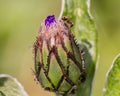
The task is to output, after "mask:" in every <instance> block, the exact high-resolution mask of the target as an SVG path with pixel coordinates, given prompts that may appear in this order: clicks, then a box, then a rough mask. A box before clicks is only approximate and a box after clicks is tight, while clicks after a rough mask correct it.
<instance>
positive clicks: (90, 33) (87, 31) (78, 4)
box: [63, 0, 98, 96]
mask: <svg viewBox="0 0 120 96" xmlns="http://www.w3.org/2000/svg"><path fill="white" fill-rule="evenodd" d="M89 1H90V0H64V2H65V4H64V10H63V16H67V17H68V18H70V20H71V21H72V22H73V24H74V26H73V28H72V32H73V34H74V35H75V37H76V39H77V41H78V43H79V44H80V45H81V46H80V48H81V50H83V51H84V52H85V55H84V59H85V67H86V73H87V78H86V81H85V82H84V83H83V84H80V85H79V87H78V89H77V91H76V96H90V95H91V90H92V81H93V77H94V73H95V66H96V62H97V37H98V36H97V31H96V27H95V23H94V21H93V18H91V17H92V15H91V14H90V9H89V8H90V2H89ZM87 4H88V5H89V6H88V5H87Z"/></svg>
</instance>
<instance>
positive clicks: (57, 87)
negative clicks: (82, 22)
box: [33, 15, 86, 94]
mask: <svg viewBox="0 0 120 96" xmlns="http://www.w3.org/2000/svg"><path fill="white" fill-rule="evenodd" d="M72 26H73V24H72V22H71V21H70V20H68V19H67V18H66V17H62V18H61V19H60V20H56V19H55V17H54V15H50V16H48V17H47V18H46V19H45V20H44V21H43V22H42V24H41V27H40V31H39V33H38V36H37V40H36V42H35V43H34V46H33V49H34V62H35V76H36V78H37V80H38V81H39V82H40V84H41V85H42V87H43V88H44V89H46V90H49V91H53V92H56V93H58V94H67V93H72V92H73V91H74V90H75V89H76V87H77V85H78V84H80V83H83V82H84V81H85V78H86V74H85V68H84V59H83V56H82V53H81V50H80V48H79V45H78V44H77V41H76V40H75V37H74V35H73V34H72V32H71V30H70V28H71V27H72Z"/></svg>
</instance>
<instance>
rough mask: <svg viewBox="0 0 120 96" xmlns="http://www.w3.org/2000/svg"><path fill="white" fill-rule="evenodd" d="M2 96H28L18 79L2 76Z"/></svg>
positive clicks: (0, 75) (0, 92)
mask: <svg viewBox="0 0 120 96" xmlns="http://www.w3.org/2000/svg"><path fill="white" fill-rule="evenodd" d="M0 96H28V95H27V93H26V92H25V91H24V88H23V87H22V85H21V84H20V83H19V82H18V81H17V79H15V78H13V77H12V76H9V75H6V74H0Z"/></svg>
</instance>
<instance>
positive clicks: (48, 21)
mask: <svg viewBox="0 0 120 96" xmlns="http://www.w3.org/2000/svg"><path fill="white" fill-rule="evenodd" d="M54 22H55V16H54V15H49V16H47V18H46V19H45V25H46V27H49V26H50V25H51V24H52V23H54Z"/></svg>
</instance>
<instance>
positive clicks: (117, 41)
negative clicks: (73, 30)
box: [0, 0, 120, 96]
mask: <svg viewBox="0 0 120 96" xmlns="http://www.w3.org/2000/svg"><path fill="white" fill-rule="evenodd" d="M60 7H61V0H0V74H1V73H6V74H10V75H12V76H14V77H16V78H17V79H18V80H19V81H20V82H21V83H22V85H23V86H24V88H25V90H26V91H27V92H28V94H29V95H30V96H52V95H53V93H49V92H46V91H44V90H43V89H42V88H41V87H40V86H39V85H38V84H35V81H34V76H33V73H32V70H31V68H32V69H33V67H34V63H33V54H32V45H33V42H34V41H35V39H36V36H37V32H38V30H39V27H40V23H41V22H42V20H43V19H44V18H45V17H46V16H47V15H49V14H55V15H56V17H58V16H59V13H60ZM91 12H92V14H93V16H94V19H95V21H96V27H97V30H98V50H99V60H98V66H97V70H96V74H95V79H94V86H93V96H101V95H102V93H101V92H102V88H103V86H104V82H105V76H106V72H107V70H108V69H109V67H110V65H111V63H112V61H113V59H114V57H115V56H116V55H117V54H118V53H119V52H120V0H91Z"/></svg>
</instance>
